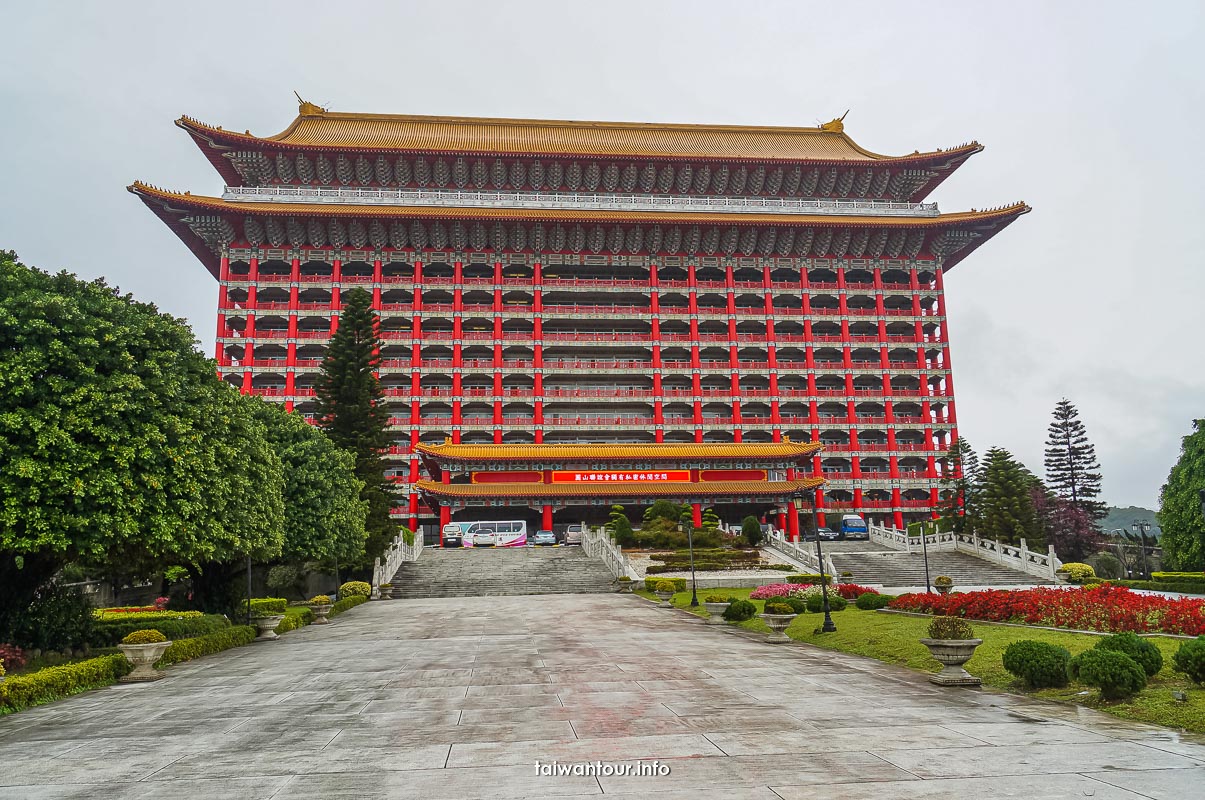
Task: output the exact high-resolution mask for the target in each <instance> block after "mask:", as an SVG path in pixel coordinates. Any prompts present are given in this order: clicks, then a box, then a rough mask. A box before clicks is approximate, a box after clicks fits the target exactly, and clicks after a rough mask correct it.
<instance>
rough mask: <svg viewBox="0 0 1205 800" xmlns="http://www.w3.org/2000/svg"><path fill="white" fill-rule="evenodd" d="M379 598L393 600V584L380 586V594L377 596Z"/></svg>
mask: <svg viewBox="0 0 1205 800" xmlns="http://www.w3.org/2000/svg"><path fill="white" fill-rule="evenodd" d="M377 599H378V600H392V599H393V587H392V586H382V587H380V595H379V596H378V597H377Z"/></svg>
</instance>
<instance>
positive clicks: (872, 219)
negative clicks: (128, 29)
mask: <svg viewBox="0 0 1205 800" xmlns="http://www.w3.org/2000/svg"><path fill="white" fill-rule="evenodd" d="M128 189H129V190H130V191H131V192H133V193H134V194H136V195H139V196H140V197H142V198H144V199H150V200H157V201H159V202H161V203H164V204H167V205H171V206H175V207H178V208H182V209H188V210H197V209H200V210H206V211H213V212H219V213H220V212H228V213H231V214H239V215H245V214H254V215H258V214H277V215H281V216H291V217H308V216H322V217H366V218H389V217H405V218H408V219H424V218H435V219H447V218H460V219H487V220H496V219H501V220H517V221H521V220H530V221H567V222H632V223H635V222H652V223H657V222H666V223H675V224H681V223H686V222H693V223H700V224H707V223H712V224H734V225H735V224H745V225H755V224H761V225H814V226H817V227H846V226H863V225H864V226H874V227H885V228H892V227H901V228H937V227H943V226H946V225H951V224H956V223H960V222H979V221H992V220H996V219H1003V218H1006V217H1013V216H1017V215H1020V214H1024V213H1025V212H1027V211H1029V206H1027V205H1026V204H1025V203H1013V204H1012V205H1008V206H1003V207H1001V208H996V209H990V210H988V211H960V212H955V213H952V214H940V215H938V216H936V217H893V216H876V215H858V214H841V215H835V214H746V213H743V212H737V213H693V212H689V213H687V212H668V211H592V210H580V211H579V210H574V209H535V208H478V207H470V208H464V207H451V206H380V205H343V204H330V205H327V204H323V203H269V202H259V201H241V200H223V199H222V198H220V197H207V196H205V195H196V194H190V193H188V192H183V193H181V192H171V191H166V190H163V189H158V188H155V187H153V186H150V185H148V184H145V183H142V182H141V181H135V182H134V184H133V185H131V186H129V187H128Z"/></svg>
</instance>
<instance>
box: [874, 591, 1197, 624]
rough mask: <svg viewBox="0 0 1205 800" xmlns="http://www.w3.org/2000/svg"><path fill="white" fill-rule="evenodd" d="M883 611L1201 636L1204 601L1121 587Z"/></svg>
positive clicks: (934, 602) (950, 600)
mask: <svg viewBox="0 0 1205 800" xmlns="http://www.w3.org/2000/svg"><path fill="white" fill-rule="evenodd" d="M888 607H889V608H894V609H898V610H900V611H919V612H924V613H927V614H949V615H951V616H956V617H967V618H969V619H981V620H986V621H988V622H1019V623H1024V624H1026V625H1047V626H1050V627H1052V628H1077V629H1079V630H1090V631H1104V632H1108V633H1121V632H1123V631H1133V632H1134V633H1176V634H1182V635H1186V636H1201V635H1205V602H1202V601H1201V600H1195V599H1188V598H1179V599H1171V598H1167V597H1160V596H1158V595H1146V594H1138V593H1137V592H1131V591H1130V590H1129V589H1127V588H1125V587H1124V586H1109V585H1102V586H1093V587H1091V588H1083V589H1049V588H1037V589H1018V590H1007V589H988V590H986V591H982V592H962V593H955V594H948V595H940V594H920V593H917V594H904V595H900V596H899V597H897V598H896V599H894V600H892V601H891V603H890V604H889V606H888Z"/></svg>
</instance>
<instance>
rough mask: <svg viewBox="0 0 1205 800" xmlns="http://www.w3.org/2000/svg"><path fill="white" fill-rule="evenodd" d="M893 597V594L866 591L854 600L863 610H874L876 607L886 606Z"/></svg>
mask: <svg viewBox="0 0 1205 800" xmlns="http://www.w3.org/2000/svg"><path fill="white" fill-rule="evenodd" d="M892 599H893V598H892V596H891V595H889V594H875V593H874V592H866V593H865V594H860V595H858V599H857V600H855V601H854V605H856V606H857V607H858V608H860V609H862V610H863V611H874V610H875V609H879V608H886V607H887V604H888V603H890V602H891V601H892Z"/></svg>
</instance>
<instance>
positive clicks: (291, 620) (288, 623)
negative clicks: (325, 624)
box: [276, 606, 314, 633]
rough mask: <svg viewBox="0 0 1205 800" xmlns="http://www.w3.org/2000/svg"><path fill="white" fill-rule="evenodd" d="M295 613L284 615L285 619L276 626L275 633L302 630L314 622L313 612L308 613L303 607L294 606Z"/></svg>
mask: <svg viewBox="0 0 1205 800" xmlns="http://www.w3.org/2000/svg"><path fill="white" fill-rule="evenodd" d="M294 608H295V609H297V610H296V611H294V612H293V613H292V614H288V613H286V614H285V618H284V619H282V620H281V621H280V624H279V625H277V626H276V632H277V633H288V632H289V631H294V630H297V629H298V628H304V627H305V626H306V625H309V624H310V623H311V622H313V621H314V612H313V611H310V610H309V609H308V608H306V607H305V606H294Z"/></svg>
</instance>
